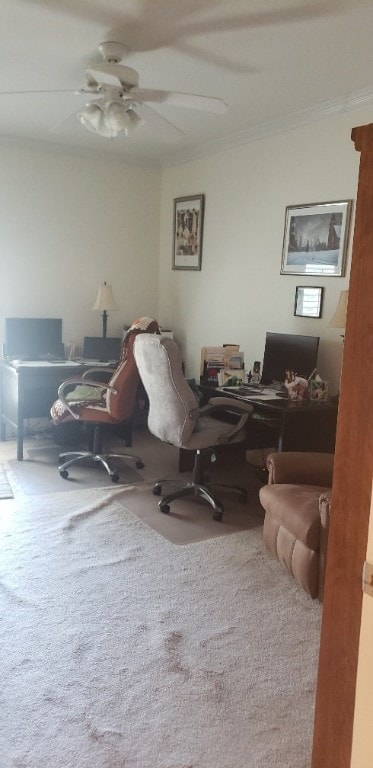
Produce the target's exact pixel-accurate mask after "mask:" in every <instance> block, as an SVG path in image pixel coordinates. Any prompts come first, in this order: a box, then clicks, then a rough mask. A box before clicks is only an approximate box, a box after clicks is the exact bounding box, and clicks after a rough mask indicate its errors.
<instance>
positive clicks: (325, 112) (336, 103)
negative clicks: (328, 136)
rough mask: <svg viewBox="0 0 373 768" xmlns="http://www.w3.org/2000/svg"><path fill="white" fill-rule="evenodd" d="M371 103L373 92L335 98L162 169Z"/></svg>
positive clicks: (193, 151)
mask: <svg viewBox="0 0 373 768" xmlns="http://www.w3.org/2000/svg"><path fill="white" fill-rule="evenodd" d="M371 103H373V89H372V88H364V89H362V90H360V91H355V92H353V93H350V94H348V95H347V96H346V97H345V98H343V99H334V100H333V101H327V102H323V103H322V104H317V105H316V106H312V107H307V108H306V109H302V110H299V111H297V112H292V113H291V114H290V115H286V116H285V117H281V118H279V119H278V120H272V121H270V122H268V123H261V124H260V125H257V126H254V127H253V128H250V129H248V130H245V131H238V133H234V134H231V135H230V136H225V137H224V138H222V139H216V140H214V141H210V142H206V143H205V144H201V145H200V146H199V147H195V148H190V149H189V150H188V149H185V148H184V149H183V151H182V153H181V152H175V153H174V154H172V155H168V156H167V157H165V158H163V160H162V168H167V167H170V166H173V165H184V163H185V162H190V161H192V160H197V159H198V158H202V157H208V156H209V155H213V154H216V153H218V152H224V151H225V150H228V149H233V148H234V147H238V146H240V145H242V144H248V143H250V142H252V141H258V140H259V139H263V138H265V137H267V136H273V135H275V134H278V133H283V132H285V131H289V130H292V129H294V128H299V127H301V126H303V125H307V124H308V123H312V122H314V121H316V120H320V119H323V118H328V117H333V116H334V115H338V114H342V113H344V112H350V111H351V110H352V109H357V108H359V107H363V106H367V105H368V104H371Z"/></svg>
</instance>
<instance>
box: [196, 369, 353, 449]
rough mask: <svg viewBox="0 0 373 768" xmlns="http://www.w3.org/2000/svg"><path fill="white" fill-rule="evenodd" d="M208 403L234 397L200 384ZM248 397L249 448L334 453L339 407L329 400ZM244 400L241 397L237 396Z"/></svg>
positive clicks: (247, 446)
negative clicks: (249, 410)
mask: <svg viewBox="0 0 373 768" xmlns="http://www.w3.org/2000/svg"><path fill="white" fill-rule="evenodd" d="M199 389H200V391H201V392H202V394H203V396H204V398H205V399H206V402H207V401H208V399H209V398H210V397H219V396H224V397H233V398H234V397H235V395H234V394H233V393H232V394H231V393H230V392H229V393H228V392H227V391H226V390H225V391H224V392H222V391H220V390H218V389H215V388H213V387H208V386H206V385H204V384H201V385H200V386H199ZM274 398H275V399H274V400H260V399H259V398H258V399H257V400H256V399H255V398H254V397H250V398H249V399H247V400H246V399H245V402H249V403H251V405H252V406H253V408H254V414H253V418H252V419H250V420H249V422H248V429H247V441H246V448H247V449H249V448H253V449H255V448H272V447H274V448H277V450H278V451H320V452H321V453H334V446H335V434H336V426H337V413H338V407H337V405H336V404H335V403H333V402H332V401H330V400H327V401H321V400H314V401H294V400H287V399H286V398H282V397H276V395H274ZM238 399H241V398H238Z"/></svg>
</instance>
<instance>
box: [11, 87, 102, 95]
mask: <svg viewBox="0 0 373 768" xmlns="http://www.w3.org/2000/svg"><path fill="white" fill-rule="evenodd" d="M38 93H74V94H79V93H82V91H81V90H75V91H73V90H71V88H55V89H54V90H53V91H48V90H40V91H0V96H27V95H29V94H30V95H31V96H32V95H33V94H38ZM87 93H88V91H87ZM89 93H90V91H89Z"/></svg>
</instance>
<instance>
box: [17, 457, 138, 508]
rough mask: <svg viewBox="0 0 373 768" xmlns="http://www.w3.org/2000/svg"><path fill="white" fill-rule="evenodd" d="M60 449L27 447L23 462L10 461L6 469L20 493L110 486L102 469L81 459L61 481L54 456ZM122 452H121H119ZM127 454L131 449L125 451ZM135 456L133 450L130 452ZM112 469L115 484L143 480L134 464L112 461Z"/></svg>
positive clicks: (134, 482)
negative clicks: (8, 468) (114, 471)
mask: <svg viewBox="0 0 373 768" xmlns="http://www.w3.org/2000/svg"><path fill="white" fill-rule="evenodd" d="M61 451H62V448H59V447H58V446H55V445H50V444H49V445H46V446H40V447H38V448H30V449H28V450H26V451H25V457H24V459H23V461H17V460H16V459H12V460H10V461H9V467H10V470H11V472H12V473H13V474H14V477H15V479H16V481H17V483H18V484H19V486H20V487H21V489H22V491H23V492H24V493H26V494H27V495H28V496H37V495H40V494H46V493H56V492H58V491H72V490H75V491H76V490H80V489H82V488H103V487H105V486H110V487H112V485H113V483H112V482H111V480H110V477H109V475H108V474H107V472H106V471H105V470H104V469H103V467H101V466H98V465H95V464H93V462H92V461H89V460H84V461H80V462H79V463H76V464H73V465H72V466H71V467H70V468H69V477H68V478H67V479H66V480H64V479H63V478H61V477H60V476H59V474H58V457H59V454H60V452H61ZM123 453H124V450H123ZM128 453H131V450H130V449H129V450H128ZM133 453H135V451H134V452H133ZM110 464H111V466H112V467H113V469H114V468H115V469H117V470H118V473H119V482H118V483H117V485H134V484H136V483H142V482H143V477H142V475H141V474H140V472H139V471H137V470H136V468H135V463H134V462H129V461H128V462H127V461H125V460H120V459H119V460H112V461H111V462H110Z"/></svg>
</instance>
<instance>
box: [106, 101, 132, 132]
mask: <svg viewBox="0 0 373 768" xmlns="http://www.w3.org/2000/svg"><path fill="white" fill-rule="evenodd" d="M105 122H106V124H107V125H108V126H109V128H111V129H112V130H113V131H125V130H126V128H127V125H128V117H127V110H126V109H125V108H124V105H123V104H122V103H121V102H120V101H111V102H110V103H109V104H108V105H107V107H106V110H105Z"/></svg>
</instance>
